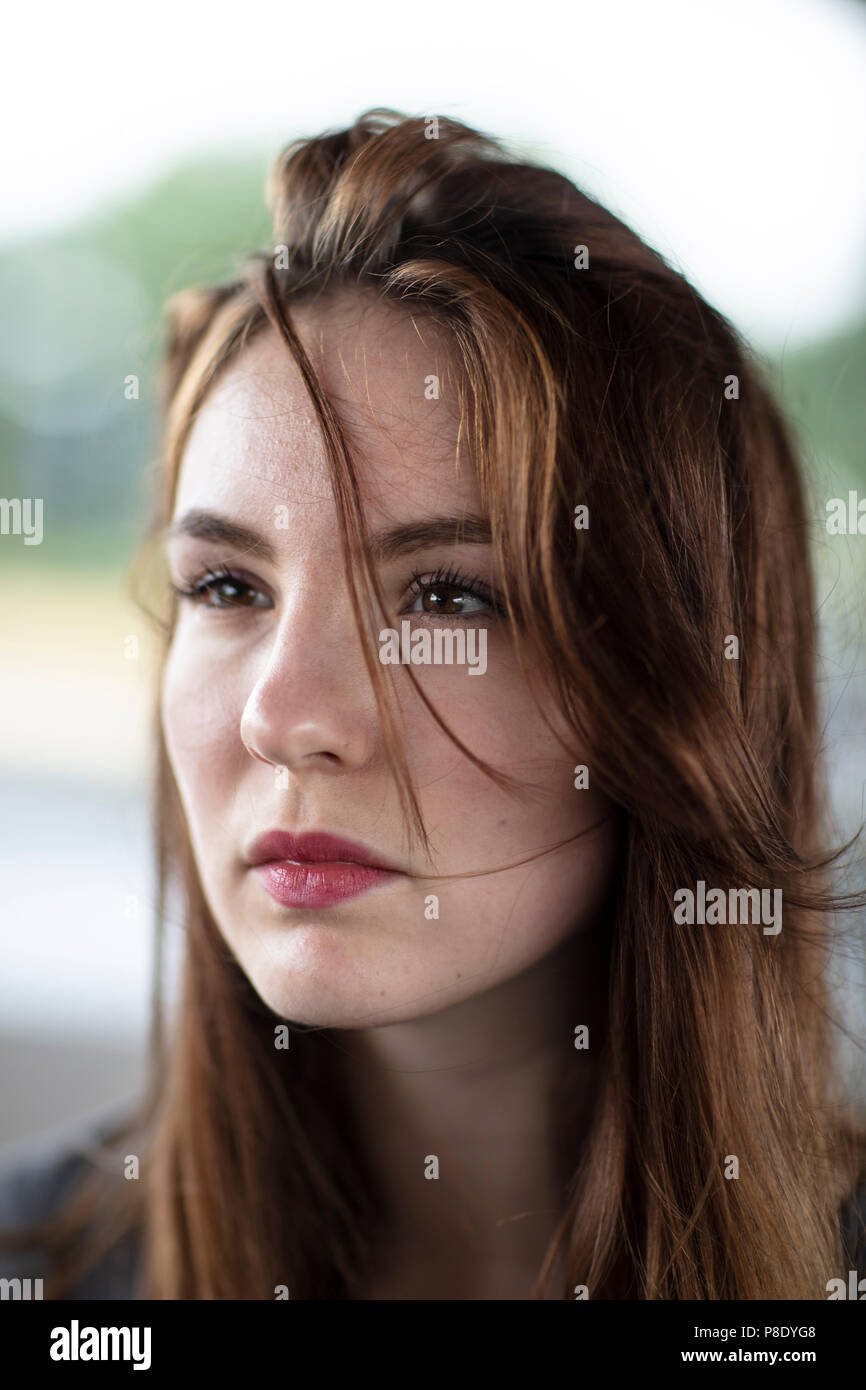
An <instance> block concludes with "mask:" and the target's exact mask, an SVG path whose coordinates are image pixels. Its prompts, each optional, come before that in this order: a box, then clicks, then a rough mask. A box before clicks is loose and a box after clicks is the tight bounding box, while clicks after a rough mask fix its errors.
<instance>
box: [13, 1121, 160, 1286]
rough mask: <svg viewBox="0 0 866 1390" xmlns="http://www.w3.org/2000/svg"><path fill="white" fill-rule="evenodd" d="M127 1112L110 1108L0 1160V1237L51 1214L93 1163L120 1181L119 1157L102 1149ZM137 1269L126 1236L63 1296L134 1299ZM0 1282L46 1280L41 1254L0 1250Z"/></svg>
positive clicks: (135, 1250)
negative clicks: (1, 1234) (107, 1137)
mask: <svg viewBox="0 0 866 1390" xmlns="http://www.w3.org/2000/svg"><path fill="white" fill-rule="evenodd" d="M127 1113H128V1111H127V1110H126V1109H124V1110H123V1111H118V1110H117V1109H115V1108H113V1109H111V1110H109V1111H104V1112H103V1113H102V1114H100V1115H98V1116H97V1117H96V1118H95V1119H92V1120H90V1121H89V1122H88V1123H86V1124H85V1125H84V1126H82V1125H81V1123H80V1122H79V1124H78V1125H76V1126H75V1127H74V1128H66V1129H63V1130H60V1131H55V1132H53V1133H51V1134H48V1135H46V1136H44V1137H43V1138H41V1139H38V1140H33V1141H31V1142H29V1143H27V1145H26V1146H25V1147H21V1146H18V1145H16V1147H15V1150H14V1151H12V1152H8V1153H6V1154H3V1155H0V1232H5V1231H10V1230H15V1229H18V1228H24V1227H27V1226H29V1225H31V1224H33V1223H36V1222H41V1221H44V1220H45V1219H46V1218H48V1217H52V1216H55V1215H57V1213H58V1212H59V1211H60V1210H61V1209H62V1208H63V1207H64V1205H65V1203H66V1202H67V1200H68V1199H69V1198H70V1197H71V1196H72V1194H73V1193H74V1191H75V1190H76V1189H77V1187H78V1184H79V1183H80V1182H81V1181H82V1179H83V1178H84V1177H85V1175H86V1174H87V1172H88V1171H89V1170H90V1169H91V1168H92V1166H93V1165H94V1164H96V1165H97V1166H99V1167H102V1168H104V1169H106V1171H107V1172H110V1173H111V1175H112V1178H113V1179H114V1180H115V1181H117V1182H124V1181H126V1179H125V1178H124V1177H123V1170H122V1155H120V1154H118V1153H117V1152H116V1151H115V1152H112V1153H111V1155H110V1156H109V1154H108V1151H107V1150H105V1149H104V1148H103V1145H104V1143H105V1140H106V1136H107V1135H109V1134H110V1132H111V1131H112V1130H113V1129H115V1128H116V1127H117V1125H118V1124H119V1123H120V1122H122V1121H123V1120H124V1119H125V1118H126V1115H127ZM139 1266H140V1248H139V1241H138V1240H137V1239H136V1238H134V1237H132V1236H130V1237H128V1238H126V1239H124V1240H123V1241H121V1242H118V1243H117V1244H116V1245H115V1246H114V1248H113V1249H112V1250H111V1251H109V1253H108V1254H107V1255H105V1257H104V1258H103V1259H102V1260H100V1261H99V1263H98V1264H96V1265H94V1266H93V1268H92V1269H91V1270H89V1271H88V1272H87V1273H86V1274H85V1275H84V1276H83V1277H82V1279H81V1280H80V1281H79V1283H78V1284H76V1285H75V1287H74V1289H72V1290H70V1291H69V1292H68V1293H67V1294H66V1295H65V1297H66V1298H69V1299H101V1298H108V1299H136V1298H139V1297H140V1294H139V1292H138V1289H137V1280H138V1274H139ZM0 1278H4V1279H16V1278H18V1279H31V1280H33V1279H43V1280H47V1278H48V1258H47V1254H46V1252H45V1251H44V1250H42V1249H34V1250H26V1251H24V1250H22V1251H15V1250H3V1249H0ZM31 1287H32V1286H31ZM31 1296H32V1295H31Z"/></svg>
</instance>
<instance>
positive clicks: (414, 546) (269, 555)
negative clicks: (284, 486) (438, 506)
mask: <svg viewBox="0 0 866 1390" xmlns="http://www.w3.org/2000/svg"><path fill="white" fill-rule="evenodd" d="M165 536H166V539H170V538H171V537H173V536H192V537H193V538H194V539H195V540H202V541H216V542H218V543H221V544H223V545H230V546H232V547H234V548H235V549H237V550H243V551H246V552H247V553H249V554H251V555H257V556H258V557H259V558H261V559H263V560H265V561H266V562H267V563H268V564H276V562H277V550H276V547H275V546H274V545H273V543H272V542H271V541H269V540H268V539H267V538H266V537H265V536H264V535H262V533H261V532H260V531H256V530H254V529H253V528H252V527H249V526H244V525H242V524H241V523H240V522H237V521H230V520H229V518H228V517H225V516H221V515H220V514H219V513H218V512H211V511H205V510H203V509H201V508H198V507H196V508H193V509H192V510H191V511H188V512H184V514H183V516H181V517H179V518H178V520H177V521H175V522H172V524H171V525H170V526H168V527H167V528H166V531H165ZM490 539H491V532H490V522H489V521H488V520H487V518H486V517H483V516H471V515H470V516H467V515H454V516H431V517H426V518H425V519H424V520H422V521H409V522H402V523H400V524H399V525H396V526H389V527H388V528H387V529H385V530H383V531H377V532H375V533H374V534H373V535H371V537H370V546H371V549H372V551H373V554H374V556H375V557H376V559H378V560H380V561H386V560H394V559H396V558H397V556H398V555H405V554H407V553H409V552H410V551H413V550H421V549H423V548H424V547H425V546H430V545H489V544H490Z"/></svg>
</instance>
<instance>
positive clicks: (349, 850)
mask: <svg viewBox="0 0 866 1390" xmlns="http://www.w3.org/2000/svg"><path fill="white" fill-rule="evenodd" d="M247 862H248V864H249V865H250V867H251V868H254V869H255V871H256V873H257V874H258V876H259V878H260V879H261V881H262V885H263V887H264V888H265V889H266V890H267V892H268V893H270V895H271V897H272V898H275V899H276V901H277V902H278V903H282V904H283V905H284V906H285V907H306V908H319V907H333V906H334V905H335V904H337V903H341V902H345V901H346V900H347V899H348V898H355V897H357V896H358V894H359V893H366V892H367V891H368V889H370V888H376V887H378V886H379V885H380V884H383V883H386V882H387V881H388V879H389V878H392V877H393V876H394V875H395V874H396V873H398V872H399V870H397V869H395V868H394V867H393V866H392V865H390V864H387V863H385V861H384V860H382V859H379V858H378V857H377V856H376V855H374V854H373V853H372V852H371V851H370V850H367V849H365V848H364V846H363V845H356V844H353V843H352V841H351V840H341V839H338V838H337V837H336V836H334V835H323V834H320V833H318V832H316V833H313V834H309V835H293V834H291V833H290V832H288V831H285V830H270V831H268V833H267V834H266V835H261V836H260V837H259V839H257V840H256V841H255V843H254V844H253V846H252V848H251V849H250V851H249V853H248V854H247Z"/></svg>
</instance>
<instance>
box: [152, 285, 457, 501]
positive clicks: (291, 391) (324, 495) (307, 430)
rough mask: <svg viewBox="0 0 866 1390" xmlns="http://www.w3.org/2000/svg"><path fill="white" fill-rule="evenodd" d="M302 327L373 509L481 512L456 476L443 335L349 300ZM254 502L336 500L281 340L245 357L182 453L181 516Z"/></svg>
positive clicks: (298, 321) (259, 340)
mask: <svg viewBox="0 0 866 1390" xmlns="http://www.w3.org/2000/svg"><path fill="white" fill-rule="evenodd" d="M292 321H293V323H294V325H295V328H296V331H297V332H298V336H299V337H300V339H301V341H302V343H303V346H304V348H305V350H306V351H307V352H308V353H309V354H310V357H311V360H312V362H313V366H314V368H315V371H316V374H317V376H318V378H319V380H320V382H321V384H322V387H323V389H324V390H325V392H326V394H327V396H328V398H329V400H330V402H331V404H332V406H333V408H334V409H335V411H336V413H337V414H338V416H339V418H340V422H341V424H342V426H343V428H344V430H345V432H346V434H347V437H348V441H349V446H350V448H351V450H352V455H353V460H354V462H355V465H356V469H357V474H358V478H359V483H360V485H361V489H362V493H363V494H364V496H365V500H366V502H367V503H368V504H369V505H370V506H371V507H372V508H373V509H374V510H376V509H382V508H383V507H385V506H386V503H387V502H388V501H389V499H393V497H394V494H395V493H397V494H400V493H404V494H406V495H407V496H408V497H411V498H413V499H414V500H415V502H416V503H417V505H418V506H420V507H422V508H423V509H429V508H432V509H436V508H438V507H439V506H440V504H441V502H442V500H443V498H444V497H445V496H447V497H448V498H449V499H450V501H451V503H452V505H453V503H454V501H455V495H459V496H458V498H457V500H458V501H460V502H462V504H464V505H467V506H469V507H474V506H475V505H476V502H477V485H476V482H475V478H474V474H473V471H472V470H471V469H468V468H466V467H465V466H460V467H459V468H458V460H457V441H458V427H459V406H458V402H457V400H456V399H455V398H454V395H453V392H452V394H451V395H448V394H444V395H443V393H442V391H441V389H440V388H441V385H442V380H443V377H444V376H446V375H447V374H446V373H445V372H443V370H442V369H443V367H444V365H445V359H444V356H443V354H444V353H445V352H446V351H447V344H445V343H444V342H443V341H442V330H441V329H440V328H439V326H438V325H435V324H432V323H430V322H425V323H423V324H419V325H416V324H415V322H414V321H413V319H412V317H411V316H410V315H409V314H408V313H406V312H405V311H401V310H399V309H394V308H392V307H391V306H388V305H383V304H381V303H377V302H374V301H372V300H371V299H370V298H369V297H367V298H366V299H365V300H364V301H363V302H361V303H356V302H354V300H352V299H351V298H350V297H349V296H345V297H344V298H343V299H340V300H330V301H329V302H327V303H326V304H324V305H319V304H316V305H306V304H305V305H301V306H300V307H299V308H298V310H297V312H295V313H293V315H292ZM419 329H420V330H421V331H420V332H419V331H418V330H419ZM422 335H423V336H422ZM437 368H438V370H437ZM448 381H449V387H448V389H449V390H450V381H451V378H450V377H449V378H448ZM254 495H255V496H256V497H257V498H258V502H259V504H262V503H267V502H268V500H270V499H271V498H272V499H273V500H277V499H278V500H279V501H281V502H284V503H288V504H289V505H292V502H293V501H294V502H296V503H297V504H299V505H300V504H304V503H306V504H309V503H311V502H312V503H318V504H321V503H324V502H326V501H327V502H330V501H331V500H332V498H333V493H332V489H331V473H330V467H329V464H328V457H327V451H326V448H325V443H324V440H323V438H322V434H321V430H320V427H319V423H318V416H317V414H316V411H315V407H314V405H313V402H312V400H311V399H310V396H309V394H308V392H307V390H306V388H305V387H304V384H303V381H302V378H301V375H300V372H299V371H298V368H297V367H296V365H295V362H294V359H293V358H292V356H291V353H290V350H289V348H288V347H287V346H286V345H285V344H284V343H283V342H282V341H281V339H279V338H278V337H277V334H276V332H275V331H274V330H273V329H272V328H268V329H267V330H266V331H263V332H261V333H260V334H258V335H257V336H256V337H255V338H254V339H253V340H252V341H251V342H250V343H249V344H248V345H247V347H246V348H244V350H243V351H242V352H241V353H240V354H239V355H238V357H237V358H236V359H235V360H233V361H232V362H231V364H230V365H229V366H228V367H227V368H226V370H225V373H224V375H223V376H222V377H221V378H220V380H219V382H218V383H217V384H216V385H215V386H214V388H213V389H212V391H211V392H210V393H209V394H208V396H207V397H206V398H205V401H204V403H203V405H202V407H201V409H200V410H199V412H198V414H197V416H196V419H195V421H194V422H193V425H192V427H191V430H190V433H189V436H188V439H187V443H186V448H185V450H184V454H183V458H182V462H181V470H180V477H179V480H178V488H177V492H176V505H175V512H176V513H177V512H179V511H181V510H185V509H186V508H187V507H194V506H202V505H213V503H214V499H215V498H217V499H219V500H221V502H222V505H223V507H225V506H227V505H232V504H233V503H235V504H236V503H237V502H238V501H239V500H242V499H243V497H244V496H247V497H248V498H251V497H253V496H254ZM387 509H388V510H392V509H391V508H390V507H389V508H387Z"/></svg>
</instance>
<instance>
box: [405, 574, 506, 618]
mask: <svg viewBox="0 0 866 1390" xmlns="http://www.w3.org/2000/svg"><path fill="white" fill-rule="evenodd" d="M436 588H453V589H458V590H459V591H460V592H461V593H462V594H466V595H468V597H469V598H474V599H477V600H478V601H479V602H480V603H484V604H487V606H488V607H489V608H490V610H491V612H492V613H493V614H495V615H497V616H498V615H500V614H501V613H502V612H503V608H502V605H501V604H500V603H498V602H497V600H496V598H495V597H494V595H493V592H492V591H491V590H490V589H488V587H487V585H486V584H483V583H482V582H481V580H480V579H473V578H471V576H469V575H465V574H463V572H462V571H461V570H458V569H454V568H453V567H451V568H448V569H438V570H437V571H436V573H435V574H428V575H425V574H423V573H416V574H413V575H412V578H411V579H410V580H409V584H408V589H409V592H410V594H411V595H412V597H413V598H420V597H421V595H422V594H423V593H424V590H425V589H436ZM416 616H419V617H420V614H418V615H416ZM428 616H430V617H435V616H436V615H435V614H432V613H431V614H429V615H428ZM441 616H442V617H445V618H452V619H453V618H459V617H460V614H459V613H444V614H442V615H441ZM482 616H483V614H481V613H469V614H467V617H470V618H480V617H482Z"/></svg>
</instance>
